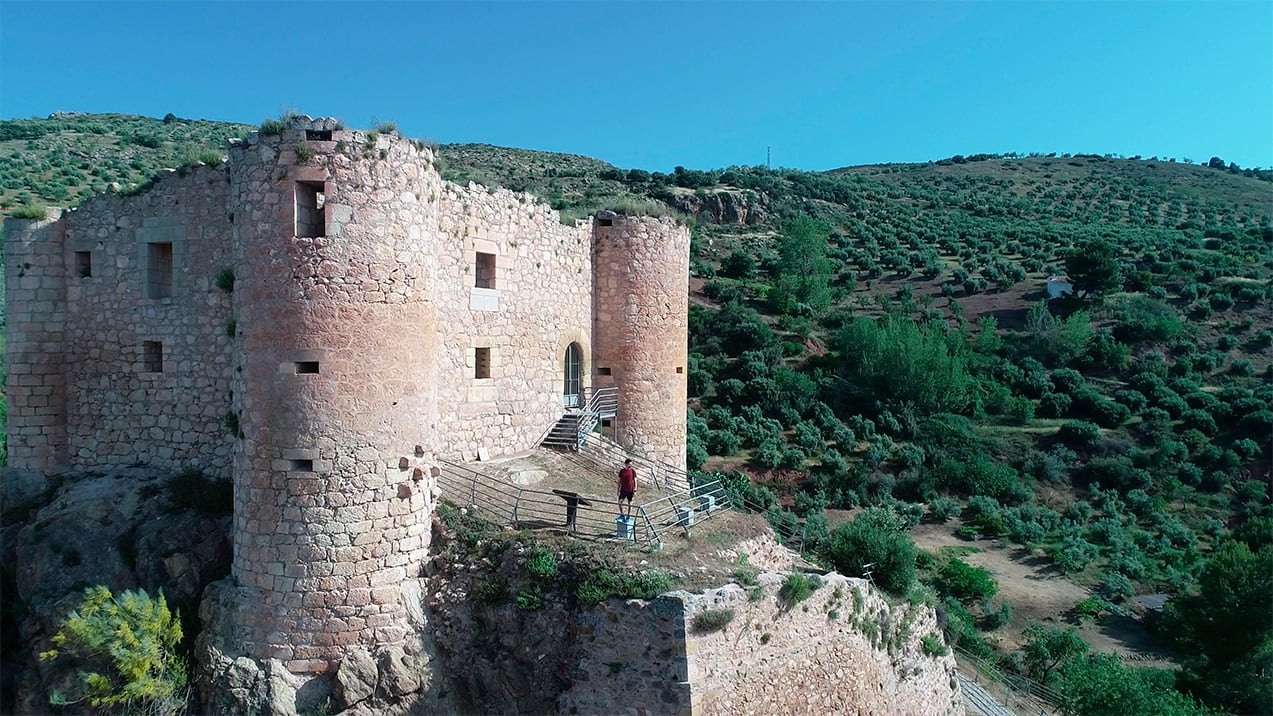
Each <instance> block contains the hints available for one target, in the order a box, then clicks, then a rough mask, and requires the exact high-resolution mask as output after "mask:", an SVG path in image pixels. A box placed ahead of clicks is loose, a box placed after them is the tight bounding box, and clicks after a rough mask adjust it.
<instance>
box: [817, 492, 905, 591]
mask: <svg viewBox="0 0 1273 716" xmlns="http://www.w3.org/2000/svg"><path fill="white" fill-rule="evenodd" d="M904 524H905V523H904V522H903V521H902V519H901V518H900V517H898V516H897V515H895V514H893V513H892V512H890V511H889V510H885V509H882V508H878V507H871V508H868V509H867V510H866V511H865V512H863V513H861V514H859V515H858V516H857V518H856V519H854V520H853V521H852V522H849V523H846V524H842V525H840V526H839V527H836V528H835V530H834V531H832V532H831V535H830V536H829V537H828V538H827V540H826V542H825V543H824V544H823V546H822V548H821V550H820V552H821V554H822V556H823V558H825V559H826V560H827V561H828V562H829V563H830V564H831V565H832V566H833V567H835V569H836V570H837V571H838V572H840V573H841V574H848V575H860V574H862V569H863V565H866V564H871V565H873V567H872V572H873V578H874V579H875V581H876V583H877V584H879V585H880V586H881V587H883V588H884V589H886V590H888V591H889V592H892V593H894V594H905V593H906V591H907V590H908V589H909V588H910V585H911V583H912V582H914V581H915V552H916V550H915V543H914V542H912V541H911V539H910V537H909V536H908V535H906V534H905V533H904V532H903V531H902V528H903V526H904Z"/></svg>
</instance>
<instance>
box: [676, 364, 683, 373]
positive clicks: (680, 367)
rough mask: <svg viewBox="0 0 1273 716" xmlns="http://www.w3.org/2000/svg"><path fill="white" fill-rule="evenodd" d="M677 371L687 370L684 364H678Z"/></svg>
mask: <svg viewBox="0 0 1273 716" xmlns="http://www.w3.org/2000/svg"><path fill="white" fill-rule="evenodd" d="M676 372H677V373H684V372H685V366H683V365H678V366H676Z"/></svg>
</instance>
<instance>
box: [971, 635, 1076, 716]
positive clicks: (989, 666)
mask: <svg viewBox="0 0 1273 716" xmlns="http://www.w3.org/2000/svg"><path fill="white" fill-rule="evenodd" d="M951 649H952V650H954V652H955V655H956V656H957V657H958V658H957V661H958V662H962V663H964V664H967V665H968V666H969V667H971V669H972V671H973V674H974V675H976V676H977V683H978V684H980V682H981V678H983V677H984V678H985V679H987V680H989V681H991V682H993V683H995V684H998V685H1000V686H1002V687H1003V688H1004V689H1006V690H1008V691H1009V692H1011V693H1014V694H1016V695H1017V697H1018V698H1021V697H1022V696H1026V697H1029V698H1033V699H1034V700H1036V701H1041V702H1043V703H1044V704H1046V705H1047V706H1051V707H1052V708H1054V709H1057V713H1060V712H1061V710H1063V709H1064V703H1065V700H1064V698H1063V697H1062V696H1061V694H1060V693H1059V692H1057V691H1055V690H1053V689H1050V688H1048V687H1046V686H1044V685H1043V684H1040V683H1038V682H1037V681H1034V680H1033V679H1030V678H1027V677H1025V676H1021V675H1019V674H1008V673H1005V672H1004V671H1003V670H1002V669H1000V668H999V667H998V666H996V665H994V664H993V663H991V662H989V661H986V660H985V659H982V658H981V657H979V656H977V655H976V654H973V653H972V652H970V651H968V650H967V649H964V648H963V647H960V646H958V645H956V644H952V645H951Z"/></svg>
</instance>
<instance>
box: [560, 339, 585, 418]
mask: <svg viewBox="0 0 1273 716" xmlns="http://www.w3.org/2000/svg"><path fill="white" fill-rule="evenodd" d="M564 368H565V371H566V380H565V388H564V389H563V391H562V395H561V404H562V406H563V407H566V408H578V407H579V406H580V405H582V403H583V351H582V350H581V349H580V348H579V344H578V343H571V344H570V345H568V346H566V363H565V366H564Z"/></svg>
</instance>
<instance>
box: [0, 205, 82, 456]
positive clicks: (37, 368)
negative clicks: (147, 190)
mask: <svg viewBox="0 0 1273 716" xmlns="http://www.w3.org/2000/svg"><path fill="white" fill-rule="evenodd" d="M58 216H59V215H58V214H57V213H54V214H53V215H52V216H51V217H50V220H48V221H30V220H21V219H6V220H5V222H4V255H5V262H4V271H5V277H4V278H5V305H6V311H7V319H8V322H7V325H6V335H5V339H6V341H7V342H6V344H5V369H6V370H7V372H8V384H7V386H6V393H7V398H8V401H9V406H8V408H9V412H8V417H9V428H8V430H9V433H8V438H7V440H8V449H9V466H10V467H15V468H29V469H41V468H47V467H50V466H52V465H55V464H59V463H62V462H64V461H65V460H66V453H67V444H66V439H67V438H66V373H65V365H64V363H63V355H64V353H65V349H66V344H65V324H66V261H65V255H64V253H65V252H64V240H63V239H64V234H65V229H66V225H65V223H64V222H62V221H58V220H57V219H58Z"/></svg>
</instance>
